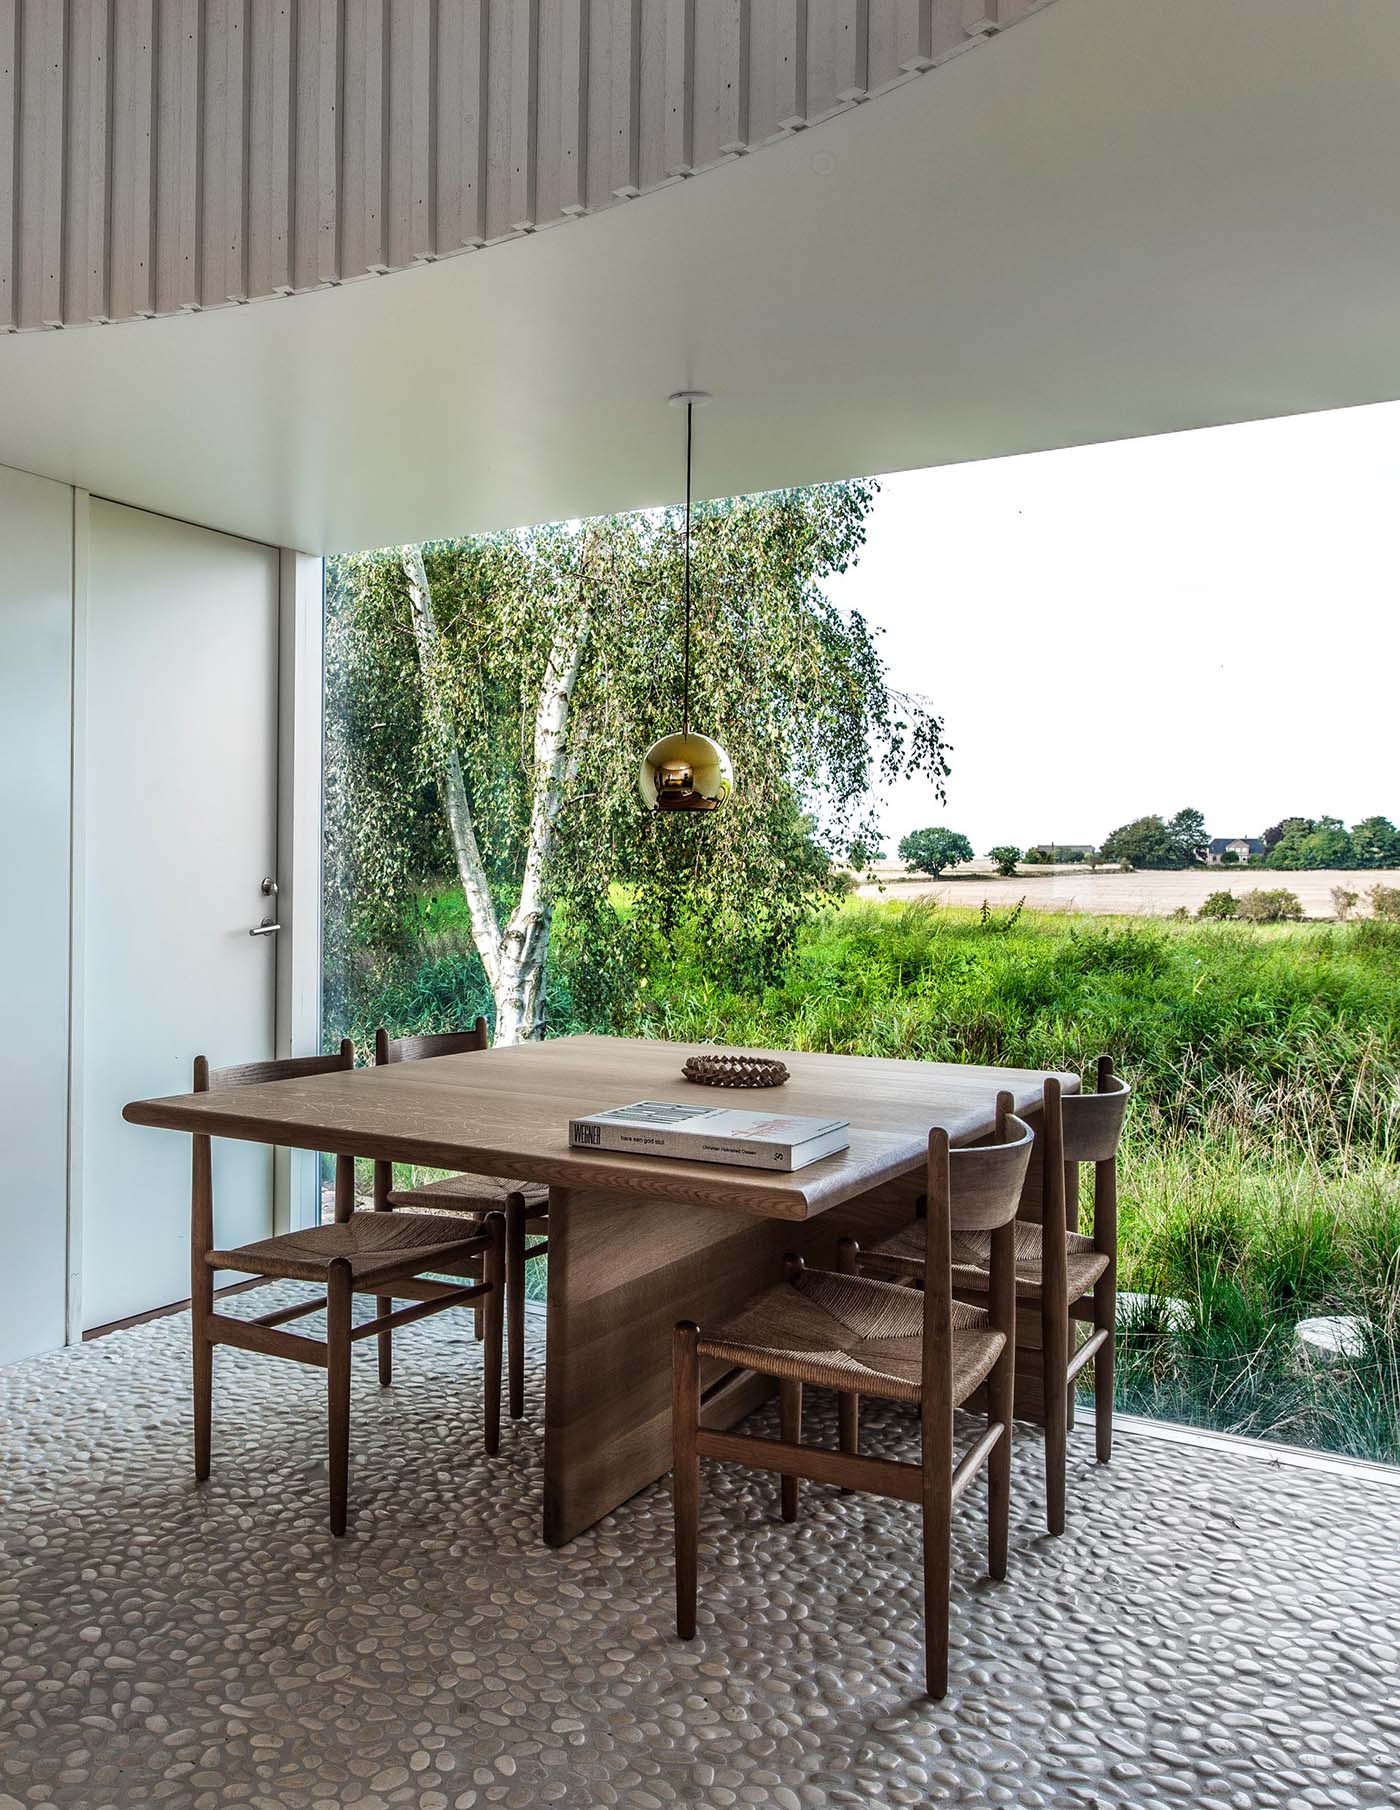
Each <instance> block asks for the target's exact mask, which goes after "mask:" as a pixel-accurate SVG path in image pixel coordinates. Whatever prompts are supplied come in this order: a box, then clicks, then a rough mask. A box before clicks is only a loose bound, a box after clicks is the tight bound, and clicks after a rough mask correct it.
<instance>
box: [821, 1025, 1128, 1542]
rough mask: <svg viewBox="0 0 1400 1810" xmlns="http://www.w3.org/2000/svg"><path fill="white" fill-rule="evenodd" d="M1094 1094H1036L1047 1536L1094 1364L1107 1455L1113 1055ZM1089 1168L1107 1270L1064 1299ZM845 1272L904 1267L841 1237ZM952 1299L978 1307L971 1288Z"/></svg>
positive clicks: (1116, 1124)
mask: <svg viewBox="0 0 1400 1810" xmlns="http://www.w3.org/2000/svg"><path fill="white" fill-rule="evenodd" d="M1095 1071H1096V1091H1095V1092H1093V1093H1073V1094H1067V1093H1064V1092H1063V1090H1062V1089H1061V1086H1060V1083H1059V1082H1058V1081H1057V1080H1056V1079H1055V1078H1054V1076H1051V1077H1049V1078H1048V1079H1047V1080H1046V1082H1045V1085H1044V1089H1043V1092H1042V1108H1043V1128H1042V1133H1041V1136H1042V1139H1043V1148H1042V1159H1043V1160H1042V1165H1041V1214H1040V1225H1041V1287H1040V1303H1039V1318H1040V1342H1041V1364H1042V1368H1043V1378H1042V1384H1043V1393H1044V1414H1045V1520H1046V1526H1047V1527H1048V1529H1049V1531H1050V1532H1051V1533H1052V1534H1061V1533H1063V1532H1064V1530H1065V1468H1066V1450H1067V1445H1068V1435H1069V1427H1070V1419H1071V1414H1072V1410H1073V1402H1074V1388H1075V1383H1076V1379H1077V1378H1078V1376H1079V1373H1080V1371H1082V1370H1083V1369H1084V1368H1085V1366H1086V1365H1088V1364H1093V1366H1094V1419H1095V1450H1096V1455H1097V1458H1098V1462H1099V1463H1100V1464H1107V1463H1108V1462H1109V1460H1110V1459H1111V1457H1112V1455H1113V1360H1114V1350H1115V1340H1116V1315H1117V1310H1118V1145H1119V1142H1120V1139H1121V1137H1122V1130H1123V1122H1124V1117H1125V1115H1126V1111H1127V1106H1128V1101H1129V1099H1130V1098H1131V1095H1132V1089H1131V1088H1130V1087H1129V1085H1128V1083H1127V1082H1126V1081H1125V1080H1124V1079H1123V1078H1122V1076H1120V1075H1119V1074H1117V1073H1116V1071H1115V1069H1114V1066H1113V1058H1112V1057H1111V1056H1100V1057H1099V1058H1098V1061H1097V1063H1096V1065H1095ZM1089 1162H1091V1163H1093V1165H1094V1224H1093V1241H1094V1250H1095V1252H1096V1253H1097V1254H1098V1255H1101V1256H1104V1257H1106V1258H1107V1259H1108V1267H1107V1268H1106V1269H1105V1270H1104V1272H1103V1274H1102V1275H1101V1276H1100V1277H1099V1279H1098V1281H1097V1282H1096V1283H1095V1284H1094V1288H1093V1292H1092V1293H1090V1294H1084V1295H1081V1296H1079V1297H1077V1298H1075V1299H1071V1298H1070V1290H1069V1253H1068V1234H1069V1233H1071V1232H1078V1230H1079V1166H1080V1164H1081V1163H1089ZM841 1264H842V1267H843V1268H845V1267H848V1266H849V1267H851V1269H852V1271H853V1273H859V1274H862V1275H872V1274H873V1275H876V1276H887V1277H891V1278H895V1277H898V1278H903V1279H907V1280H910V1281H914V1282H918V1281H919V1280H920V1278H919V1277H918V1276H911V1274H910V1270H911V1263H910V1260H909V1259H908V1258H907V1257H904V1258H901V1257H897V1256H893V1255H891V1254H889V1253H885V1252H880V1251H862V1250H861V1249H860V1248H859V1246H858V1245H856V1244H855V1243H854V1242H853V1241H852V1240H849V1239H843V1240H842V1246H841ZM958 1292H959V1297H960V1298H964V1299H967V1300H970V1301H976V1302H981V1301H983V1300H985V1299H986V1297H985V1296H983V1295H980V1294H975V1293H973V1292H971V1291H968V1290H962V1289H960V1290H959V1291H958ZM1071 1320H1077V1321H1087V1322H1088V1323H1089V1324H1090V1326H1091V1329H1092V1330H1091V1331H1090V1334H1089V1337H1088V1338H1087V1339H1085V1340H1084V1342H1083V1343H1082V1344H1081V1345H1080V1346H1079V1347H1078V1348H1077V1349H1076V1350H1075V1351H1074V1353H1073V1355H1071V1353H1070V1322H1071ZM841 1414H842V1437H843V1443H848V1446H849V1449H850V1450H851V1451H855V1450H857V1449H858V1431H859V1421H858V1414H859V1408H858V1402H857V1398H856V1397H855V1396H843V1397H842V1401H841Z"/></svg>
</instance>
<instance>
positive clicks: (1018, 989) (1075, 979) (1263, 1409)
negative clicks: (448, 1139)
mask: <svg viewBox="0 0 1400 1810" xmlns="http://www.w3.org/2000/svg"><path fill="white" fill-rule="evenodd" d="M433 915H434V918H435V920H436V921H437V922H439V923H441V922H443V921H444V918H447V919H449V920H450V916H451V914H450V911H448V912H444V911H443V910H442V909H441V908H439V909H437V910H435V912H434V914H433ZM559 947H560V949H561V951H562V956H561V959H560V960H559V961H558V963H557V964H556V968H555V972H554V974H553V976H552V978H551V983H550V988H549V1016H550V1023H551V1026H552V1027H553V1028H554V1029H555V1030H556V1031H563V1030H568V1029H590V1030H604V1031H613V1032H618V1033H624V1034H629V1035H646V1036H655V1037H666V1038H671V1039H675V1040H678V1041H684V1042H703V1041H711V1040H713V1041H723V1042H725V1043H729V1044H735V1045H747V1046H750V1047H770V1048H778V1049H797V1050H803V1049H811V1050H825V1051H844V1052H850V1053H852V1054H857V1055H876V1056H904V1057H911V1058H915V1059H924V1060H934V1061H966V1062H981V1063H990V1064H997V1065H1001V1064H1005V1065H1011V1066H1017V1067H1034V1068H1065V1069H1074V1070H1084V1069H1087V1067H1088V1066H1089V1064H1090V1063H1091V1061H1092V1059H1093V1057H1094V1056H1095V1055H1097V1054H1098V1053H1099V1052H1100V1051H1101V1050H1107V1051H1109V1052H1111V1053H1112V1054H1113V1056H1114V1057H1115V1059H1116V1060H1117V1062H1118V1064H1119V1066H1120V1068H1122V1070H1123V1071H1124V1072H1125V1073H1127V1074H1128V1075H1129V1076H1130V1077H1131V1079H1132V1081H1133V1083H1134V1087H1135V1103H1134V1109H1133V1112H1132V1115H1131V1118H1130V1128H1129V1132H1128V1135H1127V1138H1126V1140H1125V1146H1124V1150H1123V1153H1122V1164H1121V1168H1122V1190H1121V1192H1122V1206H1121V1248H1122V1260H1121V1266H1120V1282H1121V1286H1122V1287H1123V1288H1124V1289H1126V1290H1132V1291H1133V1292H1135V1293H1137V1294H1140V1295H1143V1296H1145V1297H1147V1301H1146V1304H1145V1305H1144V1306H1143V1307H1142V1308H1140V1309H1139V1310H1137V1311H1136V1312H1135V1314H1134V1316H1133V1318H1132V1319H1131V1320H1129V1321H1128V1322H1126V1323H1125V1325H1124V1328H1123V1336H1122V1341H1121V1355H1120V1361H1119V1366H1118V1394H1119V1401H1120V1404H1121V1406H1122V1407H1124V1408H1125V1409H1130V1410H1132V1411H1134V1412H1139V1413H1146V1414H1154V1415H1158V1416H1160V1417H1163V1418H1167V1419H1172V1420H1177V1421H1184V1422H1189V1423H1193V1424H1198V1425H1203V1426H1211V1427H1216V1428H1220V1429H1222V1430H1226V1431H1231V1432H1240V1433H1248V1434H1254V1435H1257V1436H1260V1437H1263V1438H1270V1439H1281V1440H1286V1441H1289V1442H1291V1443H1298V1444H1304V1445H1312V1446H1316V1447H1320V1448H1323V1449H1329V1450H1334V1451H1339V1452H1349V1453H1353V1454H1356V1455H1358V1456H1364V1457H1369V1458H1378V1459H1384V1460H1388V1461H1390V1462H1400V924H1386V923H1382V922H1379V921H1371V920H1364V921H1362V922H1360V923H1355V924H1347V925H1280V926H1269V927H1262V926H1251V925H1244V924H1234V923H1222V924H1218V925H1208V924H1201V923H1190V924H1177V923H1172V922H1165V921H1154V920H1143V919H1086V918H1077V917H1068V916H1061V915H1058V914H1051V913H1033V912H1024V913H1023V912H1020V911H1011V912H1003V913H995V912H990V911H987V910H983V911H982V912H980V913H979V912H971V911H959V910H948V909H942V908H939V907H937V906H935V905H933V904H931V903H929V902H927V901H912V902H903V903H883V902H863V901H859V902H849V903H847V904H846V905H844V906H842V907H841V908H840V909H838V910H834V911H832V912H830V913H828V914H826V915H825V916H823V917H822V918H821V919H819V920H818V921H817V922H816V923H815V924H813V925H812V926H811V927H810V928H809V930H808V931H807V932H806V933H805V934H804V936H803V937H802V939H801V940H800V942H799V945H798V948H797V950H796V953H795V955H794V957H793V960H792V961H791V963H790V965H789V967H788V970H787V973H786V975H785V976H784V978H783V980H782V982H781V983H780V984H778V985H776V986H770V987H766V988H762V989H755V988H753V987H751V986H749V985H746V984H745V983H744V981H743V980H742V978H740V977H735V976H726V975H725V974H724V973H723V972H722V971H716V970H715V968H714V967H713V965H712V963H711V960H710V957H709V954H708V950H707V946H706V942H705V938H704V936H703V933H702V932H701V931H700V930H698V929H692V930H690V931H689V932H682V933H681V935H680V936H679V938H678V940H677V942H676V943H675V945H674V946H673V948H672V950H671V953H670V955H669V957H668V959H666V960H665V961H664V962H662V963H661V964H659V965H657V966H654V967H653V968H651V969H650V970H649V971H647V972H646V973H644V974H642V975H640V976H635V977H633V979H634V984H633V985H632V986H630V987H629V988H626V989H624V990H622V991H620V992H619V991H616V990H615V991H613V992H612V993H610V994H605V993H601V992H599V991H598V990H597V989H596V988H595V987H594V986H593V985H592V984H591V980H590V977H589V976H588V975H587V974H586V973H585V972H584V970H583V969H582V967H579V966H576V965H574V964H573V963H572V961H571V956H570V952H569V939H568V937H567V935H565V936H563V937H561V938H560V940H559ZM360 960H361V964H362V965H361V973H360V980H359V984H358V985H357V987H356V988H355V989H354V995H355V1011H354V1017H355V1020H356V1022H355V1023H354V1024H353V1026H352V1029H353V1030H354V1031H355V1033H356V1034H357V1035H360V1036H364V1035H365V1034H367V1033H369V1032H371V1031H372V1025H373V1023H374V1022H378V1021H380V1020H382V1021H385V1022H388V1023H390V1024H391V1025H392V1026H393V1028H394V1029H396V1030H399V1031H406V1030H414V1029H432V1028H440V1027H441V1026H443V1025H445V1024H448V1023H452V1022H457V1021H460V1020H462V1019H464V1018H467V1017H469V1016H471V1015H474V1013H475V1012H476V1011H478V1010H482V1009H484V1007H485V1005H486V1004H487V1003H488V1001H487V999H486V996H485V994H484V983H483V981H482V978H481V975H480V968H479V964H478V963H477V962H476V958H475V956H474V955H473V954H471V952H470V948H469V945H467V944H466V943H465V941H464V939H462V938H460V937H457V938H455V939H454V937H453V936H452V935H451V934H450V933H449V934H447V935H443V934H442V933H438V934H437V936H436V937H435V939H434V941H433V943H432V945H431V946H420V947H419V948H418V949H417V951H416V953H415V956H414V958H413V959H412V960H410V961H407V962H404V961H402V960H395V961H390V960H387V959H386V960H384V961H382V962H378V963H376V958H374V957H373V956H371V955H362V956H361V957H360ZM361 1020H363V1022H360V1021H361ZM1171 1303H1185V1306H1184V1308H1183V1307H1181V1306H1171V1305H1169V1304H1171ZM1316 1314H1350V1315H1355V1316H1357V1317H1358V1318H1360V1319H1362V1320H1364V1321H1365V1322H1366V1326H1367V1328H1368V1330H1367V1332H1366V1335H1365V1336H1366V1349H1365V1351H1364V1354H1363V1355H1361V1356H1360V1357H1358V1358H1354V1359H1350V1360H1346V1361H1343V1362H1338V1363H1333V1364H1329V1365H1326V1366H1322V1365H1316V1364H1313V1365H1309V1364H1308V1363H1306V1362H1303V1361H1302V1360H1300V1358H1299V1356H1298V1352H1297V1346H1296V1339H1295V1333H1294V1328H1295V1326H1296V1324H1297V1322H1298V1321H1299V1320H1301V1319H1305V1318H1308V1317H1309V1316H1312V1315H1316Z"/></svg>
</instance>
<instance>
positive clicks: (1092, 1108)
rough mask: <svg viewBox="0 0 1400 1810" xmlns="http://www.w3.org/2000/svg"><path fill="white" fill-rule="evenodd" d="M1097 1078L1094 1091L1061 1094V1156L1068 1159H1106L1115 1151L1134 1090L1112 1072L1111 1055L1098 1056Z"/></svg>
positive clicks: (1081, 1160) (1116, 1152) (1102, 1160)
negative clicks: (1062, 1147)
mask: <svg viewBox="0 0 1400 1810" xmlns="http://www.w3.org/2000/svg"><path fill="white" fill-rule="evenodd" d="M1097 1080H1098V1092H1097V1093H1092V1094H1085V1093H1078V1094H1063V1095H1061V1097H1060V1120H1061V1123H1062V1125H1063V1127H1064V1151H1063V1160H1064V1161H1065V1162H1067V1163H1107V1162H1111V1161H1112V1160H1113V1158H1114V1157H1115V1156H1116V1155H1117V1154H1118V1144H1119V1140H1120V1139H1121V1138H1122V1135H1123V1120H1124V1118H1125V1116H1126V1114H1127V1111H1128V1101H1129V1100H1130V1099H1131V1098H1132V1093H1133V1090H1132V1088H1131V1087H1130V1086H1129V1085H1128V1083H1127V1082H1126V1081H1125V1080H1124V1079H1123V1077H1122V1076H1121V1075H1117V1074H1115V1073H1114V1072H1113V1058H1112V1056H1100V1057H1099V1060H1098V1072H1097Z"/></svg>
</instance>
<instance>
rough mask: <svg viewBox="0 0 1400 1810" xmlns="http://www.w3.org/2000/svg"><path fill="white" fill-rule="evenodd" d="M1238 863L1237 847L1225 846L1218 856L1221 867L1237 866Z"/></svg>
mask: <svg viewBox="0 0 1400 1810" xmlns="http://www.w3.org/2000/svg"><path fill="white" fill-rule="evenodd" d="M1239 864H1240V857H1239V851H1238V850H1237V849H1233V848H1227V849H1226V851H1225V853H1224V854H1223V855H1222V856H1221V857H1220V865H1221V866H1222V867H1238V866H1239Z"/></svg>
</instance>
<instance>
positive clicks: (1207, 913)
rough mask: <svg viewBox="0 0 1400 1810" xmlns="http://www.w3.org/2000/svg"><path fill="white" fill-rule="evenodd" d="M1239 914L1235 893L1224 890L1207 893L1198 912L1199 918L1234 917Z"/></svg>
mask: <svg viewBox="0 0 1400 1810" xmlns="http://www.w3.org/2000/svg"><path fill="white" fill-rule="evenodd" d="M1238 915H1239V913H1238V911H1237V909H1236V900H1235V895H1234V893H1232V892H1224V891H1221V892H1211V893H1207V894H1206V897H1205V901H1204V903H1203V904H1202V906H1201V908H1200V910H1199V911H1198V912H1197V913H1196V916H1197V917H1198V918H1233V917H1237V916H1238Z"/></svg>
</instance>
